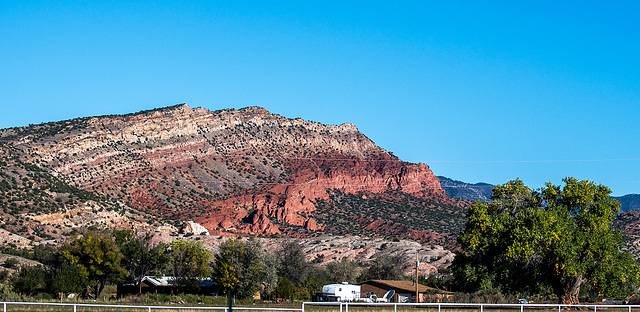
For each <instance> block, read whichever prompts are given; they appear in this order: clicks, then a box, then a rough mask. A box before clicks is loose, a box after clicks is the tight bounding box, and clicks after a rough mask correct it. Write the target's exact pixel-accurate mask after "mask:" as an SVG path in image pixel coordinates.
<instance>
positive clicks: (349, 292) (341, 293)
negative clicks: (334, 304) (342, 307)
mask: <svg viewBox="0 0 640 312" xmlns="http://www.w3.org/2000/svg"><path fill="white" fill-rule="evenodd" d="M322 296H323V297H325V298H327V299H328V300H329V301H354V300H356V299H358V298H360V285H351V284H349V283H347V282H344V283H342V284H329V285H324V286H322Z"/></svg>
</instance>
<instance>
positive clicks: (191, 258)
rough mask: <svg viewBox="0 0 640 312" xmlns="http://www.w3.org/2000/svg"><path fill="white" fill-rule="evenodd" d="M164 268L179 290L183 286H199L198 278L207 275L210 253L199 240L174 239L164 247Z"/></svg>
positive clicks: (208, 274) (209, 269)
mask: <svg viewBox="0 0 640 312" xmlns="http://www.w3.org/2000/svg"><path fill="white" fill-rule="evenodd" d="M166 257H167V262H166V270H167V271H168V272H169V274H170V275H171V276H173V280H172V281H171V283H172V284H173V286H174V287H175V288H177V289H178V290H179V291H180V290H181V289H183V288H191V289H195V288H197V287H199V279H200V278H204V277H209V276H210V275H211V268H210V267H209V260H210V259H211V254H210V253H209V250H207V248H206V247H204V245H202V243H201V242H190V241H185V240H174V241H172V242H171V243H170V244H169V245H168V246H167V249H166Z"/></svg>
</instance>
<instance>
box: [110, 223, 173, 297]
mask: <svg viewBox="0 0 640 312" xmlns="http://www.w3.org/2000/svg"><path fill="white" fill-rule="evenodd" d="M113 234H114V236H115V238H116V243H117V244H118V247H119V248H120V251H121V252H122V254H123V256H124V258H125V259H126V261H125V262H124V263H123V267H124V268H125V269H126V270H127V271H128V272H129V276H130V278H132V279H133V280H134V281H135V282H136V283H137V284H138V286H139V288H138V292H142V289H141V288H140V287H142V284H141V282H142V278H144V277H145V276H147V275H152V274H155V273H157V272H160V271H161V269H162V268H163V267H164V266H165V265H166V264H167V261H168V259H167V253H166V252H165V251H166V249H167V248H166V247H167V246H166V245H165V244H163V243H158V244H153V243H152V242H151V238H152V236H151V234H149V233H138V232H134V231H129V230H126V231H117V230H116V231H114V233H113Z"/></svg>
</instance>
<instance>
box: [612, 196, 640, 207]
mask: <svg viewBox="0 0 640 312" xmlns="http://www.w3.org/2000/svg"><path fill="white" fill-rule="evenodd" d="M615 199H617V200H618V201H619V202H620V211H631V210H640V194H628V195H624V196H620V197H615Z"/></svg>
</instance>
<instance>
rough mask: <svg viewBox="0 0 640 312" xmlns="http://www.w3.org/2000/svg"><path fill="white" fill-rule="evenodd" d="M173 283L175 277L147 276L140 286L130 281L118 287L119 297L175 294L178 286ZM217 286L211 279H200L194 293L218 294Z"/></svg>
mask: <svg viewBox="0 0 640 312" xmlns="http://www.w3.org/2000/svg"><path fill="white" fill-rule="evenodd" d="M173 281H174V277H172V276H164V275H163V276H161V277H158V276H145V277H143V278H142V281H140V284H138V283H136V282H135V281H128V282H125V283H123V284H120V285H118V297H122V296H126V295H132V294H138V293H143V294H147V293H152V294H174V289H176V285H174V283H173ZM216 286H217V285H216V284H215V283H214V282H213V281H212V280H211V278H200V279H199V287H198V290H197V291H196V292H194V293H197V294H217V288H216Z"/></svg>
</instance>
